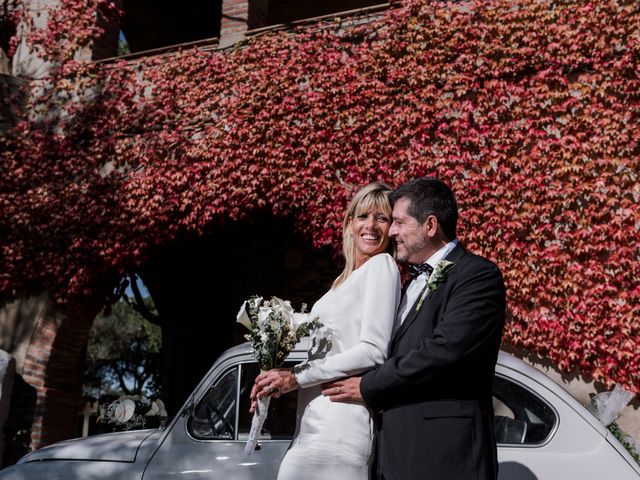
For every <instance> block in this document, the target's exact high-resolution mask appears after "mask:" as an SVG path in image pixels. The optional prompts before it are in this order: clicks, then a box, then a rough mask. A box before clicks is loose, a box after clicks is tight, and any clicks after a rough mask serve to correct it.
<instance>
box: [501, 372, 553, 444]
mask: <svg viewBox="0 0 640 480" xmlns="http://www.w3.org/2000/svg"><path fill="white" fill-rule="evenodd" d="M493 397H494V398H493V401H494V405H493V406H494V410H495V420H494V427H495V432H496V441H497V442H498V443H501V444H511V445H538V444H541V443H543V442H544V441H545V440H546V439H547V438H548V437H549V435H550V434H551V432H552V431H553V428H554V427H555V425H556V422H557V418H556V414H555V412H554V411H553V409H552V408H551V407H550V406H549V405H547V403H546V402H545V401H544V400H542V399H541V398H540V397H538V396H537V395H536V394H534V393H533V392H531V391H530V390H527V389H525V388H524V387H521V386H520V385H518V384H516V383H514V382H512V381H510V380H507V379H506V378H503V377H500V376H496V377H495V379H494V384H493Z"/></svg>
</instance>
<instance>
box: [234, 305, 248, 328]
mask: <svg viewBox="0 0 640 480" xmlns="http://www.w3.org/2000/svg"><path fill="white" fill-rule="evenodd" d="M236 322H238V323H240V324H241V325H244V326H245V327H246V328H247V330H251V318H249V313H248V312H247V302H243V303H242V306H241V307H240V311H239V312H238V315H236Z"/></svg>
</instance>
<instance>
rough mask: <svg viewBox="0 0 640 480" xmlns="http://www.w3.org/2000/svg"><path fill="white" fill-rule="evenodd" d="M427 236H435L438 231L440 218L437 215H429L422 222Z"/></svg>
mask: <svg viewBox="0 0 640 480" xmlns="http://www.w3.org/2000/svg"><path fill="white" fill-rule="evenodd" d="M422 230H423V232H424V235H425V237H427V238H434V237H435V236H436V234H437V233H438V219H437V218H436V216H435V215H429V216H428V217H427V219H426V220H425V221H424V223H423V224H422Z"/></svg>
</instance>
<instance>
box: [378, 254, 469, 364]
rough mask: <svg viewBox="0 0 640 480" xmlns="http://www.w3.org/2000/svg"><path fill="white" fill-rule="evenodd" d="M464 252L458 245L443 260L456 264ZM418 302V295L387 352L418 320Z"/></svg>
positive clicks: (390, 350) (391, 349) (427, 300)
mask: <svg viewBox="0 0 640 480" xmlns="http://www.w3.org/2000/svg"><path fill="white" fill-rule="evenodd" d="M465 252H466V250H465V249H464V247H463V246H462V244H460V243H459V244H458V245H456V247H455V248H454V249H453V250H451V252H449V255H447V256H446V257H445V260H449V261H450V262H453V263H457V262H458V261H459V260H460V259H461V258H462V256H463V255H464V254H465ZM454 268H455V267H454ZM434 293H435V292H431V293H430V295H429V296H432V295H433V294H434ZM419 300H420V295H418V298H417V299H416V301H415V302H414V304H413V305H412V306H411V310H410V311H409V314H408V315H407V318H405V319H404V322H402V325H401V326H400V328H399V329H398V330H397V331H396V333H395V335H394V336H393V338H392V339H391V344H390V346H389V352H392V351H393V349H394V347H395V346H396V344H397V343H398V342H399V341H400V339H401V338H402V336H403V335H404V334H405V333H406V332H407V330H409V327H411V324H412V323H413V322H415V321H416V319H417V318H418V315H419V313H420V312H419V311H416V307H417V306H418V301H419ZM427 302H429V297H427V299H426V300H425V304H426V303H427ZM425 307H426V305H423V306H422V308H425ZM421 311H422V310H421Z"/></svg>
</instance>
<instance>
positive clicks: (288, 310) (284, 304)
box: [271, 297, 293, 320]
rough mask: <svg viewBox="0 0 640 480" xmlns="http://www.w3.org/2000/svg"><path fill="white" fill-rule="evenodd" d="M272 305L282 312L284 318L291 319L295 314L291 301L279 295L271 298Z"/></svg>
mask: <svg viewBox="0 0 640 480" xmlns="http://www.w3.org/2000/svg"><path fill="white" fill-rule="evenodd" d="M271 305H272V306H273V309H274V310H275V311H277V312H280V313H281V314H282V318H283V319H285V320H289V319H290V318H291V316H292V315H293V307H291V302H290V301H289V300H282V299H281V298H278V297H273V298H272V299H271Z"/></svg>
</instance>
